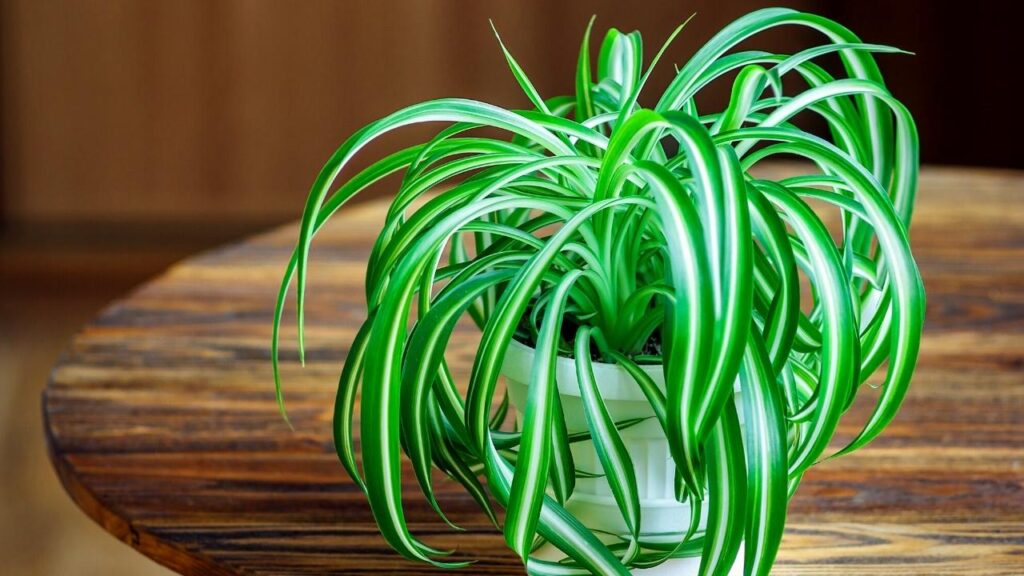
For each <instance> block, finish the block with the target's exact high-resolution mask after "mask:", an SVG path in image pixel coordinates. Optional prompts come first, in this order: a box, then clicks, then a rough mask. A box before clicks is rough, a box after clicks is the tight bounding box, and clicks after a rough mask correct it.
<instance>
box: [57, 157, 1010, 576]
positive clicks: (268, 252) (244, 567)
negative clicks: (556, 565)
mask: <svg viewBox="0 0 1024 576" xmlns="http://www.w3.org/2000/svg"><path fill="white" fill-rule="evenodd" d="M1022 194H1024V173H1019V172H1012V171H981V170H958V169H942V168H933V169H928V170H926V171H925V172H924V174H923V177H922V181H921V192H920V195H919V204H918V209H917V213H916V219H915V224H914V227H913V230H912V238H913V243H914V246H915V253H916V255H917V258H918V261H919V263H920V265H921V267H922V270H923V273H924V277H925V284H926V286H927V288H928V292H929V304H928V321H927V325H926V333H925V337H924V342H923V348H922V355H921V361H920V366H919V369H918V373H917V376H916V378H915V381H914V385H913V387H912V389H911V392H910V394H909V396H908V398H907V401H906V404H905V407H904V409H903V411H902V412H901V413H900V415H899V416H898V417H897V419H896V421H895V422H894V423H893V424H892V426H891V427H890V428H889V429H888V430H887V432H886V433H885V434H884V435H883V436H882V437H881V438H879V439H878V440H877V441H876V442H875V443H873V444H872V445H871V446H869V447H868V448H865V449H863V450H862V451H860V452H858V453H856V454H853V455H851V456H848V457H845V458H843V459H839V460H836V461H831V462H827V463H825V464H823V465H821V466H818V467H816V468H814V469H813V470H812V471H810V472H809V473H808V474H807V475H806V477H805V480H804V484H803V486H802V488H801V490H800V492H799V493H798V494H797V496H796V497H795V498H794V499H793V501H792V503H791V506H790V521H789V524H788V526H787V529H786V536H785V539H784V541H783V546H782V551H781V553H780V555H779V560H778V564H777V566H776V568H775V571H774V573H776V574H850V575H853V574H861V575H864V574H885V575H887V576H894V575H902V574H957V575H961V576H962V575H974V574H977V575H982V574H984V575H993V574H997V575H1018V576H1019V575H1021V574H1024V350H1022V343H1024V337H1022V336H1024V335H1022V332H1024V210H1021V209H1020V207H1019V204H1018V203H1019V199H1020V198H1021V195H1022ZM382 210H383V204H381V203H377V202H374V203H367V204H362V205H358V206H354V207H353V208H352V209H351V210H348V211H347V212H345V213H344V214H343V215H341V216H339V217H338V219H337V220H336V221H335V223H334V224H332V225H330V226H329V227H328V228H327V229H326V230H325V231H324V232H323V233H322V234H321V235H320V236H319V237H318V239H317V243H316V247H315V249H314V253H313V258H314V259H315V260H316V262H315V266H314V272H313V275H312V277H311V286H310V291H309V295H310V299H309V305H310V313H309V319H310V320H309V334H308V338H307V341H308V343H309V353H308V354H307V366H306V368H304V369H301V368H299V367H298V366H297V364H296V362H294V360H295V349H294V344H293V336H294V329H292V328H291V327H288V328H287V329H286V333H285V343H286V346H285V352H284V355H285V359H286V363H285V371H284V376H285V383H286V391H287V399H288V406H289V410H290V413H291V417H292V420H293V422H294V423H295V426H296V429H295V431H294V432H293V431H290V430H289V429H288V428H287V426H285V425H284V424H283V423H282V421H281V419H280V417H279V415H278V413H277V409H276V406H275V404H274V401H273V391H272V388H273V385H272V382H271V377H270V371H269V352H268V339H269V333H270V324H271V308H272V305H273V298H274V293H275V290H276V286H277V282H278V278H279V274H280V273H281V270H282V268H283V264H284V262H285V260H286V258H287V255H288V253H289V251H290V247H291V246H292V242H293V238H294V235H295V230H294V228H293V227H286V228H283V229H280V230H276V231H274V232H271V233H269V234H266V235H262V236H258V237H255V238H253V239H251V240H248V241H246V242H242V243H240V244H235V245H231V246H227V247H224V248H222V249H218V250H214V251H211V252H208V253H205V254H201V255H199V256H197V257H194V258H192V259H190V260H188V261H185V262H183V263H181V264H179V265H177V266H175V267H173V268H171V269H170V270H169V271H167V272H166V273H165V274H163V275H162V276H160V277H159V278H157V279H155V280H154V281H152V282H150V283H148V284H145V285H144V286H142V287H141V288H139V289H137V290H136V291H134V292H133V293H132V294H130V295H129V296H127V297H126V298H124V299H122V300H120V301H117V302H115V303H113V304H111V305H110V306H109V307H108V308H107V309H106V310H105V311H104V312H103V313H102V314H100V316H99V317H98V318H97V319H96V320H95V321H93V322H92V323H91V324H89V325H88V326H86V327H85V328H84V329H83V330H82V332H81V333H80V334H79V335H78V336H77V337H76V338H75V339H74V340H73V342H72V343H71V345H70V348H69V349H68V351H67V352H66V354H65V355H64V357H63V358H62V359H61V361H60V362H59V363H58V365H57V366H56V367H55V368H54V371H53V374H52V379H51V382H50V384H49V386H48V388H47V390H46V392H45V394H44V397H43V411H44V417H45V420H46V422H45V427H46V434H47V438H48V441H49V447H50V453H51V454H50V455H51V458H52V461H53V464H54V467H55V468H56V470H57V473H58V475H59V476H60V478H61V481H62V482H63V483H64V486H65V487H66V489H67V491H68V493H69V494H70V495H71V497H72V498H73V499H74V500H75V501H76V502H77V503H78V504H79V506H81V507H82V509H83V510H84V511H85V512H86V513H87V514H88V515H89V516H90V517H92V518H93V519H94V520H96V521H97V522H98V523H100V524H101V525H102V526H103V527H104V528H105V529H107V530H108V531H109V532H110V533H112V534H113V535H115V536H116V537H118V538H120V539H121V540H123V541H125V542H126V543H128V544H129V545H131V546H133V547H135V548H136V549H138V550H139V551H141V552H142V553H144V554H146V555H148V556H151V557H152V558H154V559H156V560H157V561H159V562H161V563H163V564H165V565H167V566H169V567H171V568H173V569H175V570H177V571H179V572H182V573H185V574H375V573H382V574H428V573H433V572H434V571H433V570H431V569H430V568H428V567H425V566H423V565H420V564H414V563H411V562H407V561H405V560H402V559H400V558H398V557H397V556H396V555H394V554H393V553H392V552H391V551H390V549H389V548H388V547H387V546H386V545H385V544H384V542H383V541H382V540H381V538H380V537H379V534H378V531H377V529H376V528H375V527H374V525H373V522H372V518H371V515H370V512H369V509H368V507H367V505H366V504H365V503H364V502H363V500H362V498H361V495H360V493H359V492H358V490H356V488H355V487H354V486H353V485H352V484H351V483H350V482H348V481H347V480H346V479H345V477H344V475H343V472H342V470H341V467H340V466H339V465H338V464H337V463H336V461H335V457H334V455H333V453H332V448H331V444H330V429H329V421H330V410H331V405H332V401H333V389H334V383H335V380H336V377H337V373H338V370H339V369H340V365H341V362H342V359H343V358H344V355H345V350H346V346H347V345H348V343H349V342H350V340H351V338H352V336H353V333H354V330H355V328H356V327H357V324H358V321H359V320H360V319H361V318H362V317H363V316H364V311H363V309H362V301H361V293H362V291H361V286H362V271H363V261H364V259H365V257H366V253H367V250H368V249H369V245H370V242H371V241H372V239H373V238H374V236H375V233H376V232H377V230H378V229H379V223H380V220H381V217H382ZM474 338H475V335H474V333H473V331H472V330H470V329H468V328H462V329H460V330H459V331H458V334H457V336H456V339H455V344H454V346H453V349H452V351H451V352H452V354H451V358H452V359H453V361H454V365H455V367H456V368H457V371H459V372H461V373H462V374H465V373H466V371H467V368H468V365H469V362H470V361H471V358H472V352H473V345H474ZM866 391H868V393H867V394H865V398H863V399H862V400H859V401H858V402H857V403H856V404H855V405H854V407H853V408H852V410H851V412H850V414H849V417H848V418H847V420H845V421H844V424H843V425H842V428H841V431H840V432H841V434H840V436H844V437H849V436H850V435H852V434H853V433H854V432H855V431H856V427H857V425H858V423H860V422H862V421H863V419H864V418H865V417H866V416H867V414H868V411H869V410H870V408H871V399H872V398H871V396H872V394H871V393H870V390H867V389H866ZM439 486H440V491H441V500H442V503H443V505H445V506H446V507H447V508H448V509H449V510H451V511H452V513H451V516H452V517H453V518H454V519H456V521H458V522H460V523H462V524H463V525H464V526H466V527H467V528H468V531H467V532H466V533H464V534H459V535H453V534H452V533H451V532H450V531H448V530H446V529H445V528H444V527H443V525H441V524H440V523H439V522H437V521H435V520H434V519H433V518H432V514H431V512H430V511H429V508H428V507H427V506H426V505H425V504H423V502H422V500H421V499H420V498H419V497H418V494H417V493H416V491H415V488H414V487H413V484H410V485H409V490H408V491H407V492H406V494H405V496H406V498H407V499H408V501H409V504H408V516H409V520H410V521H411V522H412V524H413V526H414V530H415V532H416V533H417V534H420V535H423V536H424V538H425V539H426V540H427V541H429V542H431V543H433V544H436V545H439V546H442V547H451V548H457V549H458V556H459V557H471V558H473V559H476V560H477V564H476V565H474V566H473V567H472V568H470V569H468V570H466V571H465V573H467V574H518V573H522V569H521V566H520V565H519V563H518V562H517V560H516V559H515V557H513V556H512V555H511V554H510V553H508V552H507V551H506V550H505V548H504V546H503V544H502V539H501V537H500V535H499V534H498V533H497V532H496V531H495V530H494V529H492V528H489V527H488V526H487V523H486V520H485V518H484V517H483V516H482V515H481V514H480V513H478V512H476V510H475V509H474V506H473V505H472V503H471V501H470V499H469V498H467V497H466V496H464V495H463V494H461V493H460V492H459V491H458V490H456V489H455V488H454V487H453V486H452V485H451V483H448V482H441V483H440V485H439Z"/></svg>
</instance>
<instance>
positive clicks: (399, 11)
mask: <svg viewBox="0 0 1024 576" xmlns="http://www.w3.org/2000/svg"><path fill="white" fill-rule="evenodd" d="M760 4H762V3H759V2H752V1H749V0H740V1H737V0H732V1H724V2H723V1H706V0H702V1H697V2H682V3H681V2H678V1H659V2H649V3H642V4H637V3H623V2H613V1H610V0H606V1H601V2H544V1H541V0H530V1H524V2H500V1H492V2H469V1H456V0H431V1H423V2H412V1H403V2H325V1H307V2H270V1H260V0H254V1H244V0H224V1H212V2H211V1H201V0H183V1H175V2H158V1H139V0H134V1H132V0H82V1H58V0H6V1H5V2H4V3H3V7H2V9H3V30H2V32H3V36H4V40H3V42H4V51H3V60H4V62H3V69H4V74H3V76H4V77H3V86H4V88H3V90H4V97H3V108H2V109H3V143H4V164H5V166H4V171H3V172H4V173H3V187H4V189H5V194H4V197H3V202H4V205H5V208H4V209H5V212H6V217H7V219H8V220H10V221H13V222H28V223H38V222H43V223H45V222H80V221H83V220H84V221H90V222H94V223H95V222H99V223H104V222H123V221H127V220H134V221H141V222H149V221H153V222H157V221H160V222H168V221H170V222H175V221H196V220H200V221H201V220H208V221H215V220H218V219H224V218H228V219H233V220H237V221H267V220H281V219H287V218H292V217H295V216H297V215H298V212H299V209H300V202H301V199H302V197H303V196H304V194H305V192H306V188H307V187H308V185H309V183H310V182H311V180H312V178H313V176H314V175H315V173H316V171H317V169H318V168H319V167H320V165H321V164H322V162H323V161H324V160H325V159H326V158H327V156H328V155H329V154H330V152H331V151H332V150H333V149H334V147H335V146H336V145H337V144H338V143H340V142H341V140H342V139H343V138H344V137H345V136H347V135H348V134H350V133H351V132H352V131H353V130H355V129H356V128H358V127H359V126H361V125H362V124H364V123H366V122H367V121H370V120H372V119H375V118H377V117H379V116H382V115H384V114H386V113H388V112H390V111H392V110H394V109H396V108H397V107H399V106H401V105H405V104H409V103H412V102H415V101H419V100H422V99H426V98H435V97H440V96H453V95H460V96H468V97H473V98H479V99H484V100H489V101H493V102H498V103H502V104H506V105H517V104H521V103H524V102H525V100H524V98H523V97H522V96H520V95H519V94H518V93H517V91H518V88H517V86H516V84H515V82H514V80H513V79H512V77H511V76H510V74H509V73H508V70H507V68H506V67H505V65H504V62H503V60H502V58H501V54H500V51H499V50H498V48H497V46H496V43H495V41H494V38H493V35H492V33H491V30H490V27H489V26H488V23H487V19H488V17H490V18H493V19H494V21H495V22H496V24H497V25H498V27H499V29H500V30H501V32H502V34H503V37H504V38H505V40H506V42H507V44H508V45H509V47H510V49H512V50H513V52H514V53H515V54H516V56H517V58H518V59H519V60H520V62H521V63H522V64H523V66H524V67H525V68H526V69H527V70H528V72H529V73H530V74H531V75H532V76H533V77H534V80H535V82H536V84H537V86H538V87H539V88H540V89H541V90H542V92H543V93H544V94H551V95H553V94H556V93H560V92H567V91H569V90H571V88H572V74H573V70H574V68H575V59H576V50H577V46H578V43H579V39H580V35H581V33H582V31H583V28H584V27H585V25H586V21H587V19H588V18H589V17H590V15H591V14H597V15H598V17H599V20H598V26H597V28H599V29H602V30H603V29H604V27H607V26H611V25H616V26H618V27H620V28H623V29H634V28H636V29H640V30H642V31H643V32H644V34H645V38H646V39H647V42H648V53H649V55H650V53H653V51H654V50H655V49H656V47H657V45H658V44H660V42H661V41H662V40H663V39H664V38H665V37H666V36H667V34H668V33H669V31H670V30H671V29H672V28H673V27H674V26H675V25H676V24H677V23H679V22H682V21H683V20H684V19H685V18H686V17H687V16H689V15H690V13H692V12H698V17H697V18H696V19H695V20H694V21H693V22H692V23H691V25H690V27H689V28H688V29H687V30H686V31H685V32H684V33H683V35H682V36H681V37H680V39H679V40H678V41H677V45H676V46H675V47H674V48H673V50H672V51H671V53H670V57H669V58H668V59H667V61H666V62H665V65H664V66H662V68H661V70H660V74H658V75H657V76H656V78H655V80H654V82H653V86H654V87H660V86H663V85H664V83H665V82H666V81H667V78H668V77H669V76H670V74H671V64H672V63H673V62H677V63H679V62H682V61H684V60H685V57H686V56H687V55H688V54H690V53H691V52H692V51H693V50H694V49H695V48H696V47H698V46H699V45H700V44H701V43H703V41H705V40H706V39H707V38H708V37H709V36H710V35H711V33H712V32H713V31H714V30H715V29H717V28H718V27H720V26H722V25H723V24H725V23H727V22H728V21H730V20H732V19H733V18H735V17H736V16H738V15H740V14H742V13H744V12H746V11H747V10H749V9H751V8H754V7H756V6H757V5H760ZM812 4H813V3H810V2H796V3H795V5H796V6H797V7H804V8H812V7H813V5H812ZM598 40H599V38H598ZM801 40H802V38H801V37H800V34H794V33H793V32H789V33H782V34H776V35H769V36H768V37H767V38H766V39H765V43H766V45H768V47H770V48H772V49H777V50H786V49H793V48H795V47H796V46H798V45H799V44H800V42H801ZM719 88H720V89H719V93H721V92H722V89H724V88H725V87H724V86H722V87H719ZM422 133H423V132H422V131H420V132H419V134H422ZM411 134H412V135H410V133H406V134H405V135H404V136H398V137H396V138H395V139H393V140H392V141H391V142H392V143H396V142H399V141H402V140H403V139H404V140H408V139H410V138H411V137H412V136H414V135H415V134H416V132H415V131H412V133H411Z"/></svg>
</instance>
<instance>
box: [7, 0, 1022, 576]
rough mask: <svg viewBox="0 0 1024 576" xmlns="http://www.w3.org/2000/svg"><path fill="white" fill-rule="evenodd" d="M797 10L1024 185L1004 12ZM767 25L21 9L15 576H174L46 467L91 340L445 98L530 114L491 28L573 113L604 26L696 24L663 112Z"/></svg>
mask: <svg viewBox="0 0 1024 576" xmlns="http://www.w3.org/2000/svg"><path fill="white" fill-rule="evenodd" d="M788 4H789V5H791V6H792V7H794V8H800V9H806V10H812V11H817V12H821V13H824V14H826V15H829V16H832V17H834V18H836V19H839V20H841V21H842V22H844V23H846V24H848V25H849V26H850V27H851V28H853V29H854V30H855V31H856V32H858V33H859V34H860V35H861V37H862V38H863V39H864V40H865V41H869V42H879V43H888V44H894V45H897V46H899V47H902V48H905V49H908V50H912V51H914V52H916V53H917V55H916V56H913V57H911V56H895V55H893V56H882V57H880V61H881V66H882V69H883V72H884V73H885V74H886V77H887V79H888V81H889V85H890V88H891V89H892V91H893V92H894V94H895V95H896V96H897V97H899V98H901V99H902V100H904V101H905V102H906V103H907V105H908V106H909V107H910V109H911V111H912V112H913V113H914V114H915V116H916V117H917V120H918V123H919V127H920V131H921V136H922V151H923V158H924V160H925V162H929V163H944V164H958V165H971V164H980V165H991V166H1001V167H1014V168H1024V158H1022V156H1021V154H1020V153H1019V149H1020V145H1019V144H1018V142H1017V140H1018V134H1019V133H1020V132H1021V129H1022V128H1024V126H1022V123H1024V121H1022V115H1021V114H1020V113H1019V111H1018V110H1017V109H1016V107H1017V105H1018V102H1019V100H1020V95H1021V86H1020V84H1021V83H1020V80H1019V73H1018V68H1019V66H1020V56H1021V55H1022V50H1021V48H1020V47H1019V42H1020V39H1021V32H1020V31H1019V30H1018V26H1019V20H1017V19H1016V18H1013V17H1011V16H1012V15H1011V13H1010V9H1007V8H1002V7H1001V6H1002V5H1004V4H1009V3H1004V2H996V1H975V2H969V3H961V4H957V5H956V7H955V9H954V8H953V7H951V6H950V4H949V3H944V2H937V1H933V2H925V1H902V2H884V1H880V0H877V1H876V0H870V1H869V0H860V1H856V2H853V1H849V2H842V1H835V0H813V1H812V0H808V1H800V2H789V3H788ZM765 5H768V3H761V2H753V1H750V0H713V1H709V0H701V1H683V0H669V1H659V2H643V1H640V0H631V1H627V2H623V1H621V0H619V1H610V0H606V1H600V2H584V1H582V0H579V1H548V2H544V1H541V0H529V1H519V2H513V1H511V0H509V1H504V2H497V1H471V0H465V1H456V0H445V1H442V0H425V1H415V2H414V1H411V0H409V1H374V2H370V1H367V2H355V1H346V2H324V1H303V2H298V1H296V2H283V1H281V2H270V1H264V0H227V1H210V0H207V1H203V0H176V1H170V0H168V1H157V0H135V1H128V0H78V1H72V0H66V1H59V0H0V148H2V155H0V463H2V464H0V556H2V557H3V558H4V563H5V564H4V568H5V573H11V574H60V575H64V574H72V575H75V574H103V575H111V576H113V575H117V574H142V573H144V571H145V570H147V569H152V570H154V572H158V570H156V569H155V568H152V567H151V566H150V564H149V563H148V561H145V560H143V559H141V557H136V556H135V555H134V553H132V552H130V551H129V550H128V548H127V547H123V546H121V545H120V544H118V543H116V542H115V541H114V540H113V539H112V538H109V537H108V536H106V535H105V534H104V533H103V532H102V531H101V530H100V529H99V528H97V527H95V526H92V525H91V524H90V523H89V522H88V521H87V520H86V519H85V518H84V516H82V515H81V514H80V513H79V512H78V511H77V510H75V509H74V507H73V505H72V504H71V503H70V502H69V500H68V499H67V498H66V496H65V495H64V494H62V493H61V491H60V489H59V487H58V485H57V483H56V481H55V480H54V478H53V473H52V471H51V470H50V468H49V466H48V465H47V463H46V457H45V449H44V446H43V441H42V434H41V425H40V422H39V408H38V406H39V404H38V402H39V391H40V390H41V389H42V387H43V385H44V384H45V381H46V375H47V372H48V370H49V367H50V366H51V365H52V363H53V361H54V360H55V359H56V357H57V355H58V354H59V352H60V350H61V349H62V348H63V347H64V345H65V342H66V340H67V338H68V336H69V335H70V333H71V332H73V331H74V330H75V329H76V327H78V326H80V325H81V324H82V323H83V322H85V321H86V320H88V318H89V317H91V316H92V315H93V314H94V313H95V311H96V310H97V309H98V308H99V307H100V306H102V305H103V304H104V303H105V302H107V301H109V300H110V299H112V298H114V297H115V296H117V295H119V294H121V293H123V292H124V291H126V290H128V289H129V288H130V287H131V286H133V285H134V284H136V283H138V282H140V281H141V280H143V279H144V278H146V277H148V276H150V275H152V274H154V273H156V272H157V271H159V270H160V269H162V268H163V267H165V266H167V265H168V264H169V263H170V262H172V261H174V260H177V259H179V258H182V257H184V256H186V255H188V254H190V253H193V252H195V251H197V250H200V249H202V248H205V247H208V246H212V245H214V244H217V243H221V242H225V241H227V240H229V239H233V238H236V237H238V236H241V235H243V234H245V233H248V232H252V231H255V230H257V229H260V228H263V227H266V226H268V225H270V224H274V223H278V222H283V221H287V220H291V219H293V218H295V217H297V216H298V214H299V210H300V206H301V201H302V199H303V197H304V195H305V192H306V188H307V186H308V185H309V183H310V182H311V181H312V179H313V176H314V175H315V173H316V171H317V170H318V169H319V167H320V165H321V164H322V162H323V161H324V160H325V159H326V157H327V156H328V155H329V154H330V152H331V151H332V150H333V149H334V147H335V146H336V145H337V144H338V143H339V142H340V141H341V140H342V139H344V138H345V137H346V136H347V135H348V134H349V133H351V132H352V131H353V130H354V129H356V128H357V127H359V126H361V125H362V124H364V123H366V122H368V121H370V120H372V119H375V118H377V117H379V116H382V115H384V114H386V113H388V112H390V111H392V110H394V109H396V108H398V107H400V106H402V105H406V104H410V103H413V102H416V101H419V100H423V99H428V98H435V97H441V96H465V97H471V98H477V99H482V100H487V101H491V102H495V103H499V104H503V105H508V106H521V105H524V103H525V99H524V98H523V97H522V96H521V95H519V93H518V88H517V86H516V84H515V82H514V81H513V79H512V77H511V75H510V74H509V72H508V70H507V68H506V67H505V64H504V62H503V60H502V57H501V54H500V51H499V50H498V48H497V45H496V43H495V41H494V38H493V35H492V34H491V31H490V28H489V26H488V24H487V18H488V17H490V18H493V19H494V21H495V23H496V24H497V26H498V28H499V29H500V31H501V32H502V34H503V37H504V38H505V40H506V43H507V44H508V46H509V47H510V49H511V50H512V51H513V53H514V54H515V55H516V56H517V58H518V59H519V61H520V63H521V64H522V65H523V66H524V67H525V68H526V70H527V71H528V73H529V74H530V75H531V77H532V78H533V80H534V81H535V83H536V84H537V86H538V88H539V89H540V90H541V92H542V93H543V94H546V95H554V94H557V93H564V92H568V91H569V90H570V89H571V86H572V74H573V70H574V67H575V62H576V53H577V47H578V43H579V40H580V35H581V34H582V31H583V28H584V26H585V25H586V21H587V19H588V18H589V17H590V15H591V14H597V15H598V23H597V29H599V30H602V31H603V30H604V28H606V27H608V26H612V25H614V26H617V27H620V28H622V29H627V30H631V29H640V30H641V31H642V32H643V33H644V37H645V39H646V42H647V51H648V57H649V56H650V54H651V53H652V52H653V51H654V50H655V49H656V47H657V45H659V44H660V42H661V41H662V40H663V39H664V38H665V37H666V36H667V34H668V33H669V32H670V30H671V29H672V28H673V27H675V26H676V25H677V24H678V23H680V22H681V21H683V20H684V19H685V18H686V17H688V16H689V15H690V14H691V13H693V12H697V17H696V18H695V19H694V20H693V21H692V22H691V24H690V26H689V27H688V28H687V30H686V31H685V32H684V33H683V34H682V36H681V37H680V38H679V39H678V40H677V42H676V44H675V45H674V47H673V48H672V49H671V51H670V52H669V54H668V57H667V58H666V61H665V65H663V66H662V67H661V69H660V71H659V72H660V73H659V74H657V75H656V77H655V79H654V81H653V82H652V84H651V86H650V87H651V88H654V89H657V88H660V87H663V86H664V85H665V83H666V82H667V79H668V77H669V76H670V74H671V66H670V64H671V63H673V62H675V63H682V62H683V61H685V59H686V57H687V56H688V55H689V54H690V53H692V52H693V50H695V49H696V47H697V46H699V45H700V44H701V43H702V42H704V41H705V40H707V39H708V38H709V37H710V36H711V35H712V34H713V32H714V31H715V30H716V29H717V28H719V27H721V26H722V25H724V24H726V23H727V22H729V21H731V20H732V19H734V18H736V17H737V16H739V15H741V14H743V13H744V12H746V11H748V10H750V9H753V8H757V7H762V6H765ZM810 34H811V33H810V32H800V31H796V29H786V30H785V31H784V32H775V33H770V34H767V35H765V36H764V37H763V38H761V39H760V40H759V44H758V46H759V47H760V48H764V49H769V50H776V51H786V52H790V51H793V50H796V49H799V48H800V47H802V46H805V45H807V42H809V41H810V40H812V39H813V38H812V37H811V35H810ZM595 37H596V38H597V39H599V36H598V35H597V34H595ZM595 42H596V40H595ZM725 89H726V86H724V85H721V86H718V87H717V88H716V90H713V91H712V92H711V93H710V94H709V95H708V96H709V99H710V100H714V99H715V98H721V96H722V92H723V91H724V90H725ZM646 102H648V103H650V100H647V101H646ZM417 134H422V131H421V132H419V133H417V132H416V131H415V130H413V131H411V132H406V133H403V134H402V135H399V136H397V137H396V138H393V139H392V140H391V141H390V143H391V144H395V143H398V142H399V141H402V140H405V141H408V140H410V139H412V138H414V137H416V136H417ZM379 192H380V193H384V192H386V190H380V191H379ZM970 193H971V191H970V190H965V191H964V194H965V198H969V197H970Z"/></svg>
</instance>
